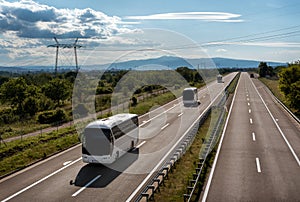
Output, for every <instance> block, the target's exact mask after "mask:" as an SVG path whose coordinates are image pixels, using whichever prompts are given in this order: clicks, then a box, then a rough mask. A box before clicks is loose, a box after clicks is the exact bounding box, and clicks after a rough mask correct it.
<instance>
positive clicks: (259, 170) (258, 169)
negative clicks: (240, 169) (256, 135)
mask: <svg viewBox="0 0 300 202" xmlns="http://www.w3.org/2000/svg"><path fill="white" fill-rule="evenodd" d="M256 168H257V172H258V173H261V168H260V162H259V158H256Z"/></svg>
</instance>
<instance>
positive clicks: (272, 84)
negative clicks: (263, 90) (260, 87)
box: [259, 78, 286, 103]
mask: <svg viewBox="0 0 300 202" xmlns="http://www.w3.org/2000/svg"><path fill="white" fill-rule="evenodd" d="M259 80H260V81H261V82H263V83H264V84H265V85H266V86H267V87H268V88H269V89H270V90H271V92H272V93H273V94H274V95H275V96H276V97H277V98H278V99H279V100H280V101H281V102H283V103H286V100H285V97H284V95H283V94H282V92H281V91H280V89H279V80H278V79H268V78H259Z"/></svg>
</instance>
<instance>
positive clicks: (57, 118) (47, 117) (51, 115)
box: [38, 109, 68, 124]
mask: <svg viewBox="0 0 300 202" xmlns="http://www.w3.org/2000/svg"><path fill="white" fill-rule="evenodd" d="M67 120H68V119H67V114H66V112H65V111H64V110H63V109H56V110H51V111H46V112H43V113H41V114H40V115H39V116H38V122H39V123H41V124H51V123H56V122H66V121H67Z"/></svg>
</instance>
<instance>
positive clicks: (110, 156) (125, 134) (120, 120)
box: [82, 113, 139, 164]
mask: <svg viewBox="0 0 300 202" xmlns="http://www.w3.org/2000/svg"><path fill="white" fill-rule="evenodd" d="M138 136H139V124H138V116H137V115H136V114H129V113H127V114H126V113H124V114H117V115H114V116H111V117H109V118H105V119H101V120H97V121H94V122H92V123H90V124H88V125H87V126H86V128H85V129H84V132H83V135H82V160H83V162H85V163H102V164H111V163H113V162H114V161H116V160H117V159H118V158H120V157H121V156H122V155H124V154H125V153H126V152H128V151H129V150H131V149H133V148H134V147H135V146H136V144H137V142H138Z"/></svg>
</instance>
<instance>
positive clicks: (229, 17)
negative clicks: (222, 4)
mask: <svg viewBox="0 0 300 202" xmlns="http://www.w3.org/2000/svg"><path fill="white" fill-rule="evenodd" d="M239 17H241V15H239V14H234V13H225V12H180V13H160V14H153V15H143V16H126V17H125V19H130V20H203V21H216V22H243V20H242V19H237V18H239Z"/></svg>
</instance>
